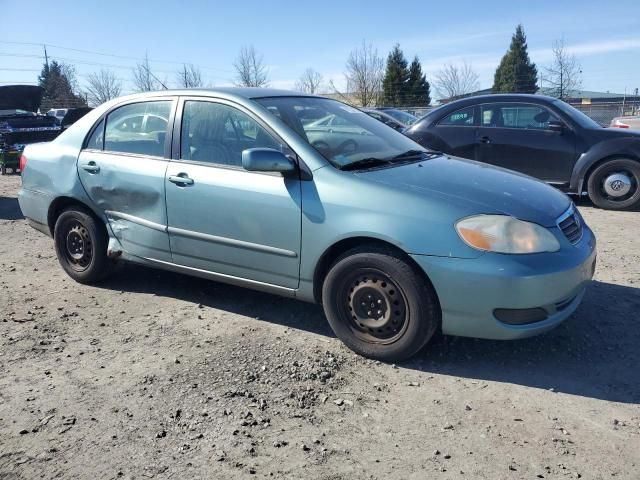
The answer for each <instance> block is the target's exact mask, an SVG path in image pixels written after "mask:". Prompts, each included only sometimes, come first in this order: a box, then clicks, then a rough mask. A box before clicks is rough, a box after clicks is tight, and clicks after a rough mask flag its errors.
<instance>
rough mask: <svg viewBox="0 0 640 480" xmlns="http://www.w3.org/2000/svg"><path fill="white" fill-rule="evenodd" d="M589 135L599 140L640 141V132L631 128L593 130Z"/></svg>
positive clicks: (590, 130)
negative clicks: (620, 139)
mask: <svg viewBox="0 0 640 480" xmlns="http://www.w3.org/2000/svg"><path fill="white" fill-rule="evenodd" d="M589 133H590V134H591V136H592V137H596V138H597V139H598V140H609V139H612V138H625V137H626V138H632V139H635V140H640V130H633V129H630V128H615V127H606V128H591V129H589Z"/></svg>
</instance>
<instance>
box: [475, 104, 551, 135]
mask: <svg viewBox="0 0 640 480" xmlns="http://www.w3.org/2000/svg"><path fill="white" fill-rule="evenodd" d="M550 121H558V118H557V117H556V116H554V115H553V114H552V113H551V112H550V111H549V110H547V109H546V108H544V107H541V106H538V105H531V104H526V103H525V104H523V103H502V104H487V105H482V126H483V127H494V128H523V129H529V130H546V129H548V128H549V122H550Z"/></svg>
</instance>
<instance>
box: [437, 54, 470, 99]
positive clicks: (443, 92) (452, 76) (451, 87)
mask: <svg viewBox="0 0 640 480" xmlns="http://www.w3.org/2000/svg"><path fill="white" fill-rule="evenodd" d="M433 84H434V86H435V87H436V93H437V94H438V96H439V97H440V98H451V97H458V96H460V95H465V94H467V93H471V92H473V91H475V90H478V88H479V85H480V84H479V83H478V74H477V73H476V72H475V71H474V70H473V68H471V65H470V64H468V63H467V62H462V64H461V65H453V64H451V63H449V64H447V65H445V66H444V68H443V69H442V70H440V71H439V72H437V73H436V74H435V80H434V82H433Z"/></svg>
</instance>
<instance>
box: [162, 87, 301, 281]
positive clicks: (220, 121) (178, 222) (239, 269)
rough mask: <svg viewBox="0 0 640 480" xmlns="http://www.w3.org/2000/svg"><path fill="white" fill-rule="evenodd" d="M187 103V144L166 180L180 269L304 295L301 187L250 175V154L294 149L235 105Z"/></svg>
mask: <svg viewBox="0 0 640 480" xmlns="http://www.w3.org/2000/svg"><path fill="white" fill-rule="evenodd" d="M181 103H182V108H181V111H182V114H181V123H180V125H177V126H176V134H175V135H176V136H179V142H178V141H174V154H173V157H174V160H173V161H171V162H170V164H169V167H168V169H167V175H166V197H167V214H168V226H169V228H168V231H169V238H170V242H171V251H172V255H173V262H174V263H176V264H179V265H184V266H187V267H192V268H197V269H201V270H206V271H210V272H215V273H219V274H223V275H228V276H232V277H238V278H242V279H248V280H252V281H257V282H262V283H267V284H271V285H277V286H281V287H286V288H297V286H298V278H299V268H300V229H301V221H302V216H301V215H302V213H301V205H300V180H299V179H298V178H297V177H296V178H293V177H284V176H282V174H280V173H258V172H248V171H246V170H244V169H243V168H242V151H243V150H245V149H248V148H259V147H263V148H276V149H285V150H283V151H285V152H286V147H284V145H283V143H282V142H281V141H280V140H279V139H277V138H276V137H275V135H274V134H273V133H272V132H270V131H269V130H268V129H267V128H266V126H264V125H263V124H261V123H260V122H259V121H258V120H257V119H256V118H255V117H253V116H252V115H251V114H250V113H249V112H247V111H245V110H243V109H242V108H241V107H239V106H237V105H235V104H231V103H227V102H223V101H207V100H198V99H185V100H183V101H182V102H181Z"/></svg>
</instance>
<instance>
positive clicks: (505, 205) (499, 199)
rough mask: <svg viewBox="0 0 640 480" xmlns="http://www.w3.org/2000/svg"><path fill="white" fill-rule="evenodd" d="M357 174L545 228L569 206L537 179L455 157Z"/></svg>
mask: <svg viewBox="0 0 640 480" xmlns="http://www.w3.org/2000/svg"><path fill="white" fill-rule="evenodd" d="M357 175H358V176H361V177H363V178H367V179H369V180H372V181H376V182H379V183H384V184H387V185H389V186H393V187H395V188H400V189H410V190H413V191H415V192H416V193H420V194H423V195H428V194H429V193H430V192H435V193H436V194H439V195H444V196H447V197H450V198H452V200H453V199H456V200H457V201H458V203H459V202H460V201H462V202H464V203H466V204H468V205H473V207H472V208H471V210H472V211H473V212H474V213H497V214H504V215H511V216H513V217H516V218H519V219H521V220H526V221H529V222H534V223H537V224H539V225H543V226H545V227H553V226H555V225H556V220H557V219H558V217H560V215H562V214H563V213H564V212H565V211H566V210H567V209H568V208H569V206H570V205H571V200H570V199H569V197H567V196H566V195H565V194H563V193H561V192H560V191H558V190H556V189H555V188H552V187H550V186H548V185H547V184H545V183H543V182H541V181H539V180H536V179H534V178H531V177H528V176H526V175H522V174H519V173H517V172H512V171H511V170H506V169H503V168H497V167H493V166H490V165H487V164H484V163H480V162H475V161H472V160H465V159H462V158H456V157H448V156H439V157H436V158H433V159H431V160H425V161H422V162H420V163H412V164H407V165H401V166H397V167H391V168H384V169H377V170H368V171H361V172H358V173H357Z"/></svg>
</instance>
